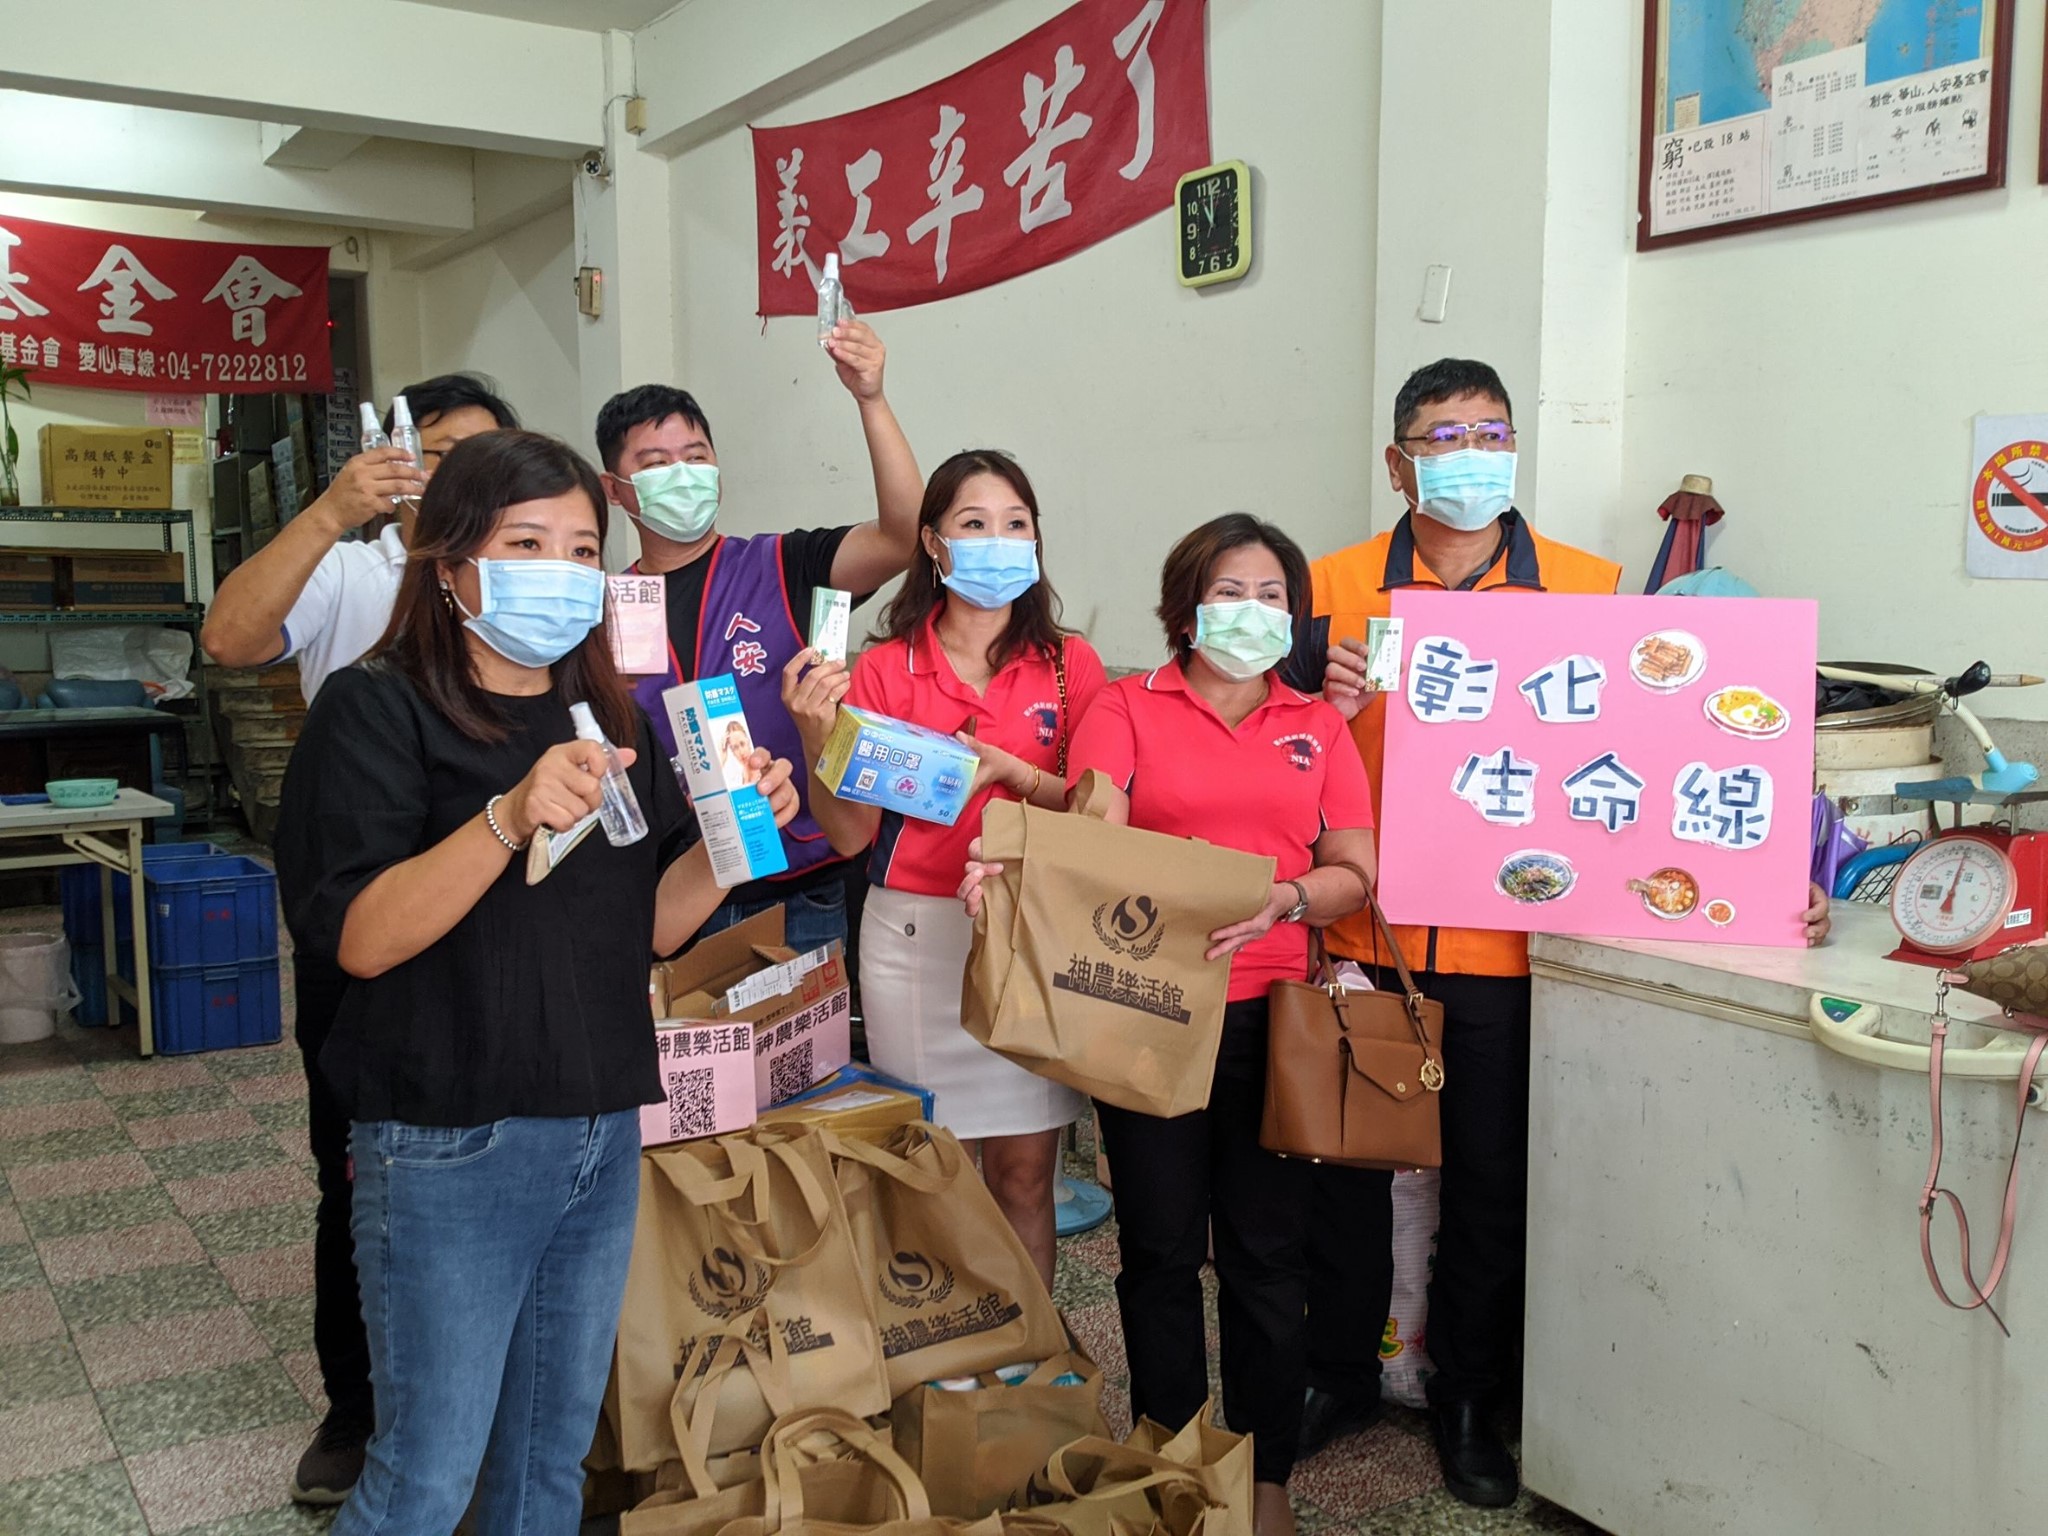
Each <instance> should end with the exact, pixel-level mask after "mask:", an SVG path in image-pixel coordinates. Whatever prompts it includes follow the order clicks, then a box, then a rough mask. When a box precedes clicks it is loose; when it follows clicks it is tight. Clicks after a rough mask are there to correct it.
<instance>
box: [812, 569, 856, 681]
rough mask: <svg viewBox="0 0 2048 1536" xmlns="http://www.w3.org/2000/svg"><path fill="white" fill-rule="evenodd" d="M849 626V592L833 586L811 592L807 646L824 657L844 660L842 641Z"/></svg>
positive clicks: (830, 659)
mask: <svg viewBox="0 0 2048 1536" xmlns="http://www.w3.org/2000/svg"><path fill="white" fill-rule="evenodd" d="M852 630H853V594H852V593H851V592H842V591H840V590H839V589H838V588H837V587H817V588H814V589H813V590H812V592H811V649H812V650H814V651H816V652H817V653H818V654H819V655H820V656H822V657H824V658H825V659H826V660H827V661H839V662H843V661H845V660H846V641H847V637H848V636H849V635H850V634H851V633H852Z"/></svg>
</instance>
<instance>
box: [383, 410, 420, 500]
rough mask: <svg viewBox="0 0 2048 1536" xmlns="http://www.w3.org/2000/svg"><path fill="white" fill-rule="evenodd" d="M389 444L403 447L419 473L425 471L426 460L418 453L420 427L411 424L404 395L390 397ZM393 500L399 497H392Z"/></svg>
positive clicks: (410, 414) (410, 413)
mask: <svg viewBox="0 0 2048 1536" xmlns="http://www.w3.org/2000/svg"><path fill="white" fill-rule="evenodd" d="M391 446H392V447H394V448H403V449H404V450H405V451H406V452H407V453H409V454H411V455H412V461H413V463H414V464H416V465H418V466H419V471H420V473H421V474H425V473H426V472H427V461H426V459H425V458H424V457H423V456H422V455H421V453H420V429H419V428H418V427H416V426H414V425H413V424H412V407H411V406H409V405H407V404H406V403H405V396H403V395H393V396H392V397H391ZM392 499H393V500H394V501H396V500H399V499H401V498H398V497H393V498H392Z"/></svg>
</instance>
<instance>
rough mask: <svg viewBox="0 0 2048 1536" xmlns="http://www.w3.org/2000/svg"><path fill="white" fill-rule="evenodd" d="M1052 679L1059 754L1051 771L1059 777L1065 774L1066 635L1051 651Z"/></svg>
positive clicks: (1062, 636) (1061, 637) (1063, 776)
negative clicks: (1057, 696)
mask: <svg viewBox="0 0 2048 1536" xmlns="http://www.w3.org/2000/svg"><path fill="white" fill-rule="evenodd" d="M1052 679H1053V682H1054V683H1055V684H1056V685H1057V686H1058V688H1059V693H1060V713H1059V743H1060V745H1059V756H1058V757H1057V759H1056V760H1055V762H1054V767H1053V772H1055V773H1057V774H1058V775H1059V776H1060V777H1061V778H1063V779H1064V778H1065V777H1066V776H1067V637H1066V636H1065V635H1061V636H1060V645H1059V649H1058V650H1056V651H1054V652H1053V653H1052Z"/></svg>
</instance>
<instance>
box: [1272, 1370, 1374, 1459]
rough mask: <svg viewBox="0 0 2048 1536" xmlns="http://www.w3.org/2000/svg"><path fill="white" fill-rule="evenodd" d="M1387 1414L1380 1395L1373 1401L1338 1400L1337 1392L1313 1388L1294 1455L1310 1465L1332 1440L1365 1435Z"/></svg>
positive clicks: (1361, 1398)
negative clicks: (1315, 1456)
mask: <svg viewBox="0 0 2048 1536" xmlns="http://www.w3.org/2000/svg"><path fill="white" fill-rule="evenodd" d="M1386 1414H1387V1405H1386V1404H1385V1403H1384V1402H1382V1401H1381V1400H1380V1398H1379V1395H1378V1393H1374V1395H1373V1396H1371V1397H1339V1396H1338V1395H1337V1394H1336V1393H1334V1392H1325V1391H1322V1390H1321V1389H1320V1388H1317V1387H1310V1388H1309V1389H1308V1401H1307V1402H1306V1403H1305V1404H1303V1405H1302V1410H1301V1437H1300V1438H1299V1439H1298V1440H1296V1441H1295V1443H1294V1445H1295V1450H1294V1454H1295V1455H1296V1456H1297V1457H1298V1458H1299V1459H1300V1460H1302V1461H1307V1460H1308V1459H1309V1457H1311V1456H1313V1455H1315V1454H1316V1453H1317V1452H1318V1451H1320V1450H1322V1448H1323V1447H1324V1446H1326V1445H1328V1444H1329V1443H1330V1442H1331V1441H1332V1440H1341V1439H1343V1438H1344V1436H1346V1435H1356V1434H1360V1433H1363V1432H1364V1431H1365V1430H1368V1429H1371V1428H1372V1427H1373V1425H1375V1424H1377V1423H1379V1421H1380V1420H1381V1419H1383V1418H1385V1417H1386Z"/></svg>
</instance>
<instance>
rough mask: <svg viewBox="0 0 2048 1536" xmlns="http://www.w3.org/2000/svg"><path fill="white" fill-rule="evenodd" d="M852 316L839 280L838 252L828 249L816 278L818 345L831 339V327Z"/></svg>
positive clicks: (850, 307)
mask: <svg viewBox="0 0 2048 1536" xmlns="http://www.w3.org/2000/svg"><path fill="white" fill-rule="evenodd" d="M852 318H853V306H852V305H851V304H849V303H847V302H846V289H845V287H844V285H842V284H841V282H840V281H839V253H838V252H837V251H828V252H827V253H826V255H825V271H824V273H823V275H822V276H820V277H819V279H818V345H819V346H821V347H822V346H824V345H825V344H826V343H827V342H828V341H830V340H831V339H832V327H833V326H835V325H837V324H839V322H840V321H842V320H851V319H852Z"/></svg>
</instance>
